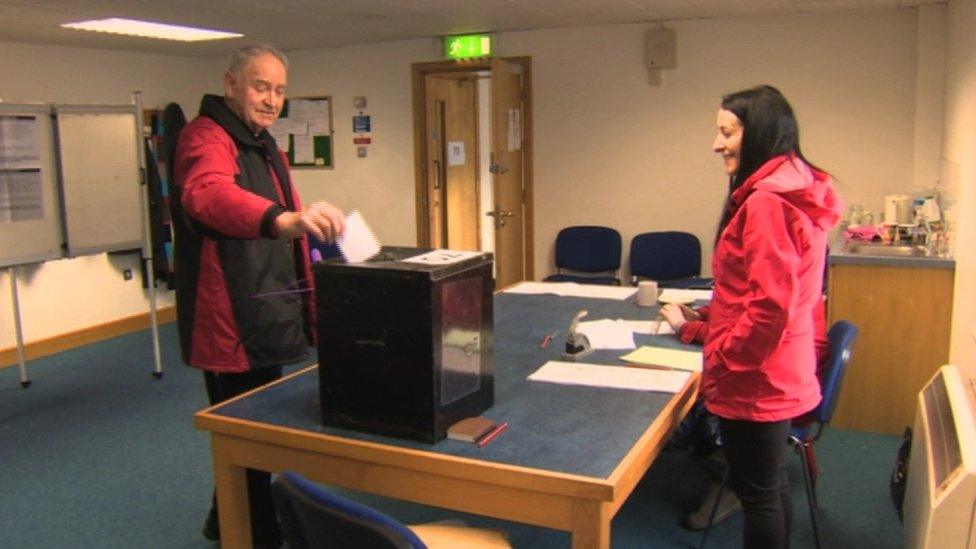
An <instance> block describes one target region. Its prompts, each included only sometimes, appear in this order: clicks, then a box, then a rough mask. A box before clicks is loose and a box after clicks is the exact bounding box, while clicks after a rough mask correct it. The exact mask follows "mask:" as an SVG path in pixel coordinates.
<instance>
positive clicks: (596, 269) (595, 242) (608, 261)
mask: <svg viewBox="0 0 976 549" xmlns="http://www.w3.org/2000/svg"><path fill="white" fill-rule="evenodd" d="M621 246H622V244H621V239H620V233H619V232H617V231H616V230H615V229H611V228H609V227H597V226H577V227H566V228H565V229H562V230H561V231H559V234H558V235H556V274H554V275H550V276H547V277H546V278H545V281H546V282H578V283H581V284H617V285H619V284H620V279H619V278H618V277H617V271H618V270H619V269H620V252H621ZM563 270H566V271H572V274H570V273H564V272H563ZM584 273H590V274H584ZM592 273H604V274H603V276H594V275H593V274H592ZM607 273H609V276H608V275H607Z"/></svg>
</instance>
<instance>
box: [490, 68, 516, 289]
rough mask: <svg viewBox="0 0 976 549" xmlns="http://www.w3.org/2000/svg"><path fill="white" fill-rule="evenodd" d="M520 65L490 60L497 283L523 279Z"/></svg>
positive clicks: (500, 285)
mask: <svg viewBox="0 0 976 549" xmlns="http://www.w3.org/2000/svg"><path fill="white" fill-rule="evenodd" d="M523 129H524V116H523V109H522V66H521V65H519V64H516V63H511V62H509V61H505V60H504V59H499V58H493V59H492V60H491V173H492V182H493V185H494V193H495V209H494V211H492V212H489V215H492V216H493V218H494V219H493V221H494V224H495V267H496V287H498V288H504V287H506V286H509V285H511V284H514V283H515V282H518V281H520V280H524V279H525V249H524V230H525V229H524V227H525V212H524V210H523V207H522V206H523V195H524V193H523V186H522V180H523V178H522V174H523V169H524V168H523V158H522V150H523V147H522V143H523Z"/></svg>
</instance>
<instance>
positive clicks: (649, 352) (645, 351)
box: [620, 345, 702, 372]
mask: <svg viewBox="0 0 976 549" xmlns="http://www.w3.org/2000/svg"><path fill="white" fill-rule="evenodd" d="M620 359H621V360H623V361H626V362H631V363H633V364H642V365H646V366H661V367H663V368H675V369H678V370H688V371H690V372H700V371H702V354H701V352H700V351H683V350H681V349H665V348H663V347H648V346H647V345H644V346H641V347H640V348H639V349H637V350H636V351H634V352H632V353H627V354H626V355H623V356H622V357H620Z"/></svg>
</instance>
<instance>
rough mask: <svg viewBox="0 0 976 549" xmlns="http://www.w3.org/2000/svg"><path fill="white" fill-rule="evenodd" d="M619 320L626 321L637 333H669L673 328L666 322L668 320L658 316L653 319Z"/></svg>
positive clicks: (671, 332)
mask: <svg viewBox="0 0 976 549" xmlns="http://www.w3.org/2000/svg"><path fill="white" fill-rule="evenodd" d="M621 322H626V323H627V325H628V326H629V327H630V330H631V331H632V332H634V333H638V334H649V335H669V334H673V333H674V328H672V327H671V325H670V324H668V321H667V320H663V319H660V318H658V319H655V320H621Z"/></svg>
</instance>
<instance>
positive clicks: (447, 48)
mask: <svg viewBox="0 0 976 549" xmlns="http://www.w3.org/2000/svg"><path fill="white" fill-rule="evenodd" d="M490 55H491V35H488V34H463V35H458V36H445V37H444V57H447V58H448V59H468V58H471V57H488V56H490Z"/></svg>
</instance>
